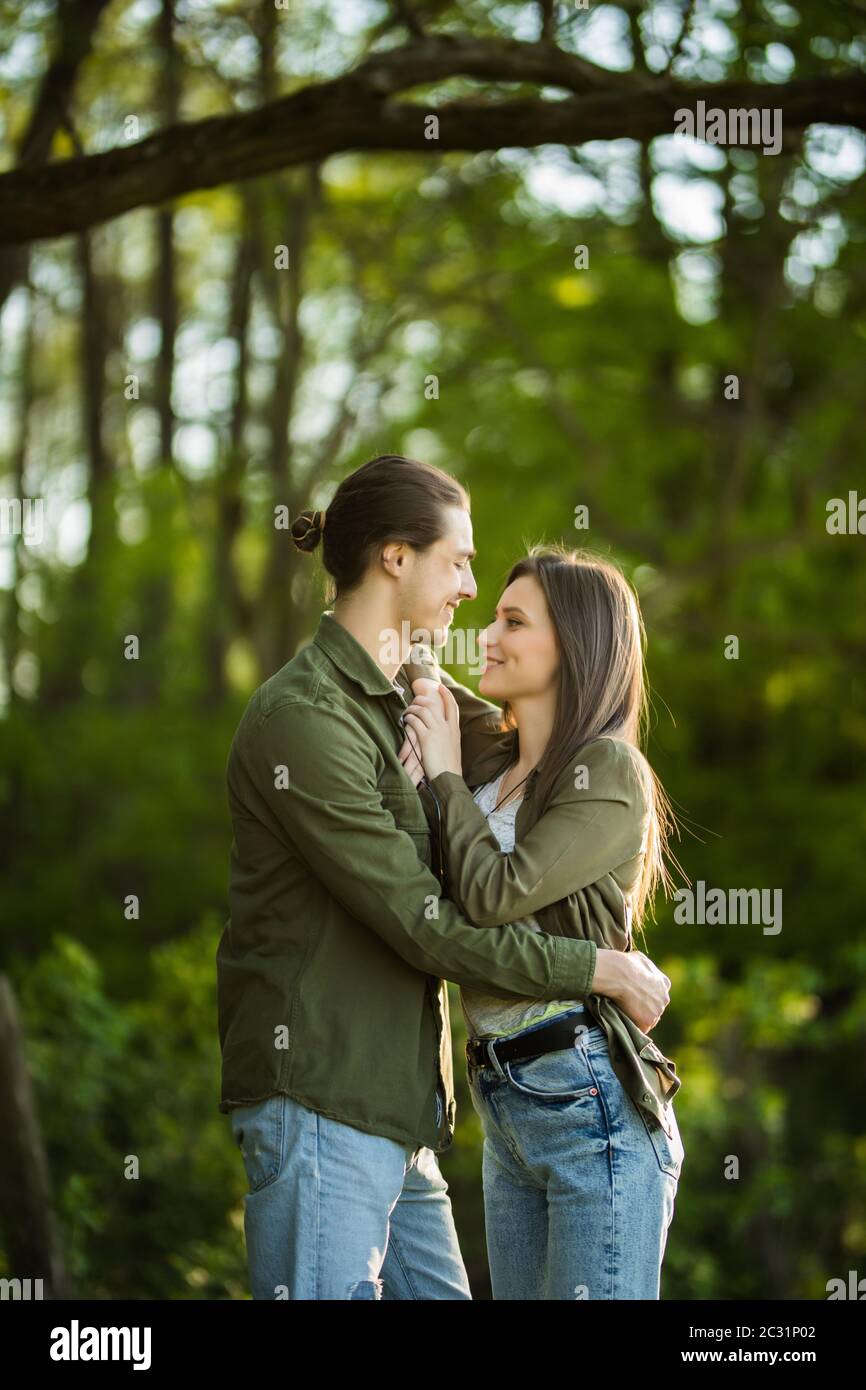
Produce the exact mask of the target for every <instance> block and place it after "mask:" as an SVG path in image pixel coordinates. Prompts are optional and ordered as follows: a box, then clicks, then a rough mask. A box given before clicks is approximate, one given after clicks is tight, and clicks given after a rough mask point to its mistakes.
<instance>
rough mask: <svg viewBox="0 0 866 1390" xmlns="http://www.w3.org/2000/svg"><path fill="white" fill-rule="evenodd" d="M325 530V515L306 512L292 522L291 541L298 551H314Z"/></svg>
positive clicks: (310, 511)
mask: <svg viewBox="0 0 866 1390" xmlns="http://www.w3.org/2000/svg"><path fill="white" fill-rule="evenodd" d="M324 529H325V513H324V512H319V511H312V510H308V511H305V512H301V514H300V516H298V517H296V518H295V520H294V521H293V522H292V540H293V541H294V542H295V545H296V546H297V547H298V549H299V550H303V551H305V552H309V551H311V550H315V548H316V546H317V545H318V544H319V541H320V540H321V539H322V532H323V531H324Z"/></svg>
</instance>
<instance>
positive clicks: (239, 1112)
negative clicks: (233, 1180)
mask: <svg viewBox="0 0 866 1390" xmlns="http://www.w3.org/2000/svg"><path fill="white" fill-rule="evenodd" d="M230 1114H231V1123H232V1133H233V1134H234V1138H235V1143H236V1144H237V1146H238V1148H239V1149H240V1151H241V1157H242V1158H243V1161H244V1168H245V1169H246V1174H247V1182H248V1183H249V1185H250V1192H260V1191H261V1190H262V1188H263V1187H268V1186H269V1185H270V1184H271V1183H272V1182H276V1180H277V1178H278V1177H279V1175H280V1169H281V1168H282V1166H283V1145H284V1140H285V1115H286V1097H285V1096H283V1095H275V1096H267V1097H266V1098H265V1099H264V1100H259V1101H256V1102H255V1104H254V1105H241V1106H238V1107H237V1108H236V1109H234V1110H232V1111H231V1112H230Z"/></svg>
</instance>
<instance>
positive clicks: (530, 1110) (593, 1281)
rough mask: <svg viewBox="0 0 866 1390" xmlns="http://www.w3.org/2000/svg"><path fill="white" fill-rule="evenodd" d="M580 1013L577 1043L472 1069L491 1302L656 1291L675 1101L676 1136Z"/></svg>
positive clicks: (680, 1152)
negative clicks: (625, 1080) (638, 1101)
mask: <svg viewBox="0 0 866 1390" xmlns="http://www.w3.org/2000/svg"><path fill="white" fill-rule="evenodd" d="M579 1017H580V1016H579V1015H576V1024H575V1028H576V1036H575V1042H574V1046H572V1047H569V1048H563V1049H561V1050H559V1051H556V1052H547V1053H544V1054H542V1055H541V1056H539V1057H533V1058H529V1059H528V1060H526V1061H521V1062H510V1063H503V1064H502V1067H501V1069H500V1070H497V1069H496V1068H495V1067H494V1066H493V1065H492V1064H491V1065H489V1066H483V1067H474V1066H471V1065H470V1068H469V1089H470V1094H471V1097H472V1104H473V1106H474V1107H475V1110H476V1112H477V1114H478V1116H479V1118H480V1120H481V1126H482V1130H483V1134H484V1149H483V1178H484V1213H485V1222H486V1228H487V1254H488V1259H489V1263H490V1276H491V1283H492V1289H493V1297H494V1299H657V1298H658V1297H659V1286H660V1275H661V1264H662V1259H663V1256H664V1251H665V1243H666V1240H667V1233H668V1227H669V1226H670V1224H671V1221H672V1220H673V1214H674V1199H675V1197H676V1191H677V1186H678V1182H679V1176H680V1172H681V1169H682V1163H683V1158H684V1156H685V1151H684V1149H683V1144H682V1140H681V1138H680V1132H679V1126H678V1125H677V1122H676V1117H675V1116H674V1115H673V1109H672V1108H671V1117H672V1122H673V1138H672V1139H669V1138H668V1136H667V1135H666V1134H665V1131H664V1129H663V1128H662V1127H661V1125H660V1124H659V1123H658V1121H657V1120H656V1119H655V1118H654V1117H653V1116H651V1115H648V1114H646V1113H645V1112H644V1111H642V1110H640V1109H639V1108H638V1106H636V1105H635V1103H634V1101H633V1100H632V1099H631V1097H630V1096H629V1094H628V1092H627V1091H626V1090H625V1088H624V1087H623V1085H622V1083H621V1082H620V1080H619V1078H618V1077H617V1075H616V1073H615V1071H614V1069H613V1066H612V1065H611V1060H610V1055H609V1052H608V1044H607V1037H606V1035H605V1033H604V1030H603V1029H602V1028H600V1027H598V1026H597V1025H592V1026H591V1027H588V1026H587V1025H583V1024H581V1023H580V1021H579ZM538 1026H539V1025H534V1027H533V1028H529V1029H525V1030H524V1033H531V1032H533V1031H534V1030H535V1028H537V1027H538ZM521 1036H523V1034H521Z"/></svg>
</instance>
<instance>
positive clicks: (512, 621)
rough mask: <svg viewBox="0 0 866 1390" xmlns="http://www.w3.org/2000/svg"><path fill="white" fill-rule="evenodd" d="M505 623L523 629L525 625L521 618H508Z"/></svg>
mask: <svg viewBox="0 0 866 1390" xmlns="http://www.w3.org/2000/svg"><path fill="white" fill-rule="evenodd" d="M505 621H506V622H507V623H508V626H509V627H512V626H513V627H523V623H522V622H521V621H520V619H519V618H506V619H505Z"/></svg>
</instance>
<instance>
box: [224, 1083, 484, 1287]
mask: <svg viewBox="0 0 866 1390" xmlns="http://www.w3.org/2000/svg"><path fill="white" fill-rule="evenodd" d="M437 1104H439V1105H441V1101H440V1100H439V1098H438V1095H437ZM440 1115H441V1110H440ZM230 1117H231V1126H232V1132H233V1134H234V1138H235V1142H236V1144H237V1145H238V1147H239V1149H240V1151H241V1154H242V1157H243V1161H244V1168H245V1169H246V1174H247V1181H248V1183H249V1191H248V1192H247V1194H246V1196H245V1197H244V1232H245V1235H246V1243H247V1259H248V1263H249V1273H250V1285H251V1288H252V1295H253V1298H254V1299H356V1298H358V1299H413V1298H418V1299H440V1298H444V1299H470V1298H471V1297H472V1295H471V1293H470V1290H469V1280H468V1279H467V1277H466V1270H465V1268H464V1265H463V1259H462V1256H461V1254H460V1246H459V1245H458V1242H457V1232H456V1231H455V1229H454V1218H453V1216H452V1213H451V1199H450V1197H449V1196H448V1185H447V1183H446V1182H445V1179H444V1178H443V1176H442V1174H441V1172H440V1171H439V1164H438V1162H437V1160H436V1155H435V1153H433V1151H432V1149H427V1148H418V1149H413V1147H412V1146H411V1145H410V1146H405V1145H403V1144H399V1143H397V1141H396V1140H394V1139H385V1138H383V1137H381V1136H380V1135H375V1134H366V1133H364V1132H362V1131H361V1130H359V1129H354V1128H353V1127H352V1126H351V1125H347V1124H343V1123H342V1122H341V1121H339V1120H333V1119H330V1118H329V1117H328V1116H327V1115H321V1114H319V1113H318V1112H317V1111H315V1110H309V1109H308V1108H307V1107H306V1106H304V1105H301V1104H300V1103H299V1102H298V1101H296V1100H293V1099H292V1097H291V1096H286V1095H273V1096H268V1098H267V1099H266V1100H261V1101H257V1102H256V1103H255V1104H254V1105H243V1106H238V1107H237V1108H235V1109H232V1110H231V1111H230Z"/></svg>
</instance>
